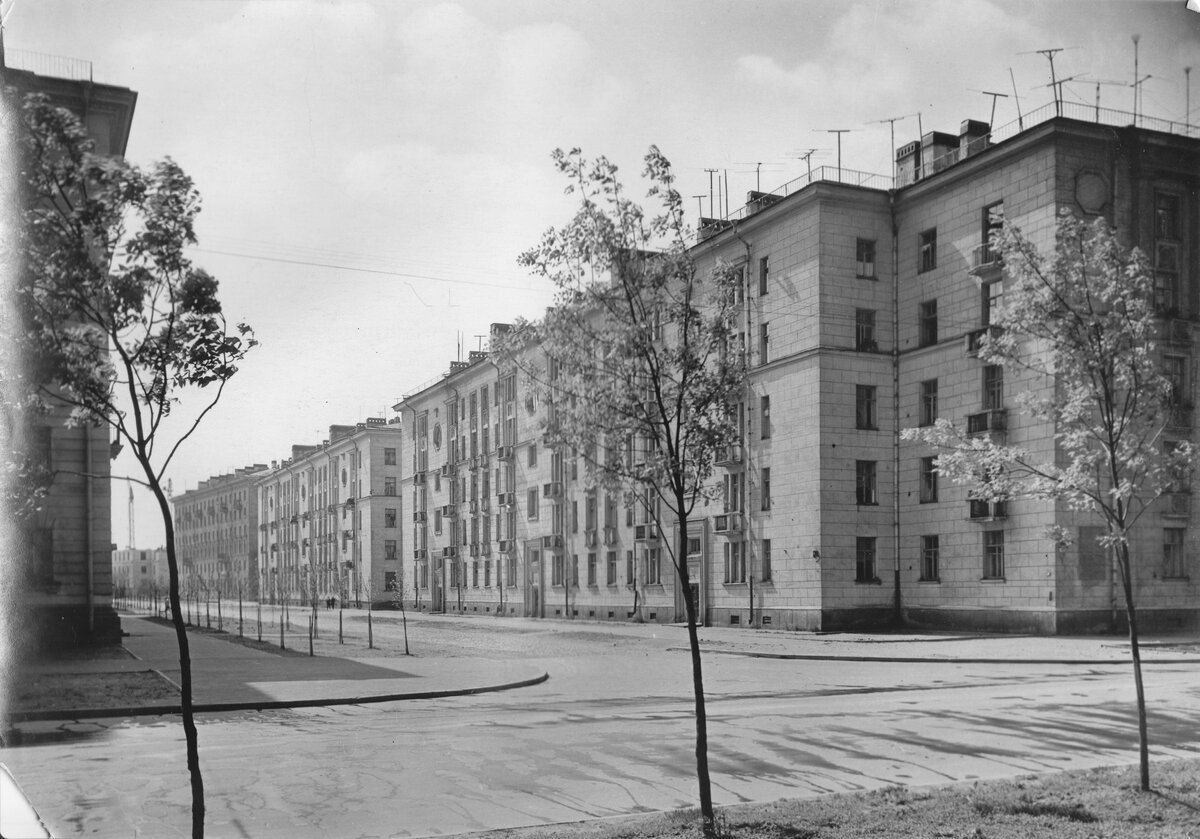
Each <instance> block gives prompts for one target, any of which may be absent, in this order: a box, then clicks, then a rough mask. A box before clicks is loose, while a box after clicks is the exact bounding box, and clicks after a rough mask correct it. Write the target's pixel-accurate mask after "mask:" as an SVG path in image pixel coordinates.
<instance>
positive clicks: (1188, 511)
mask: <svg viewBox="0 0 1200 839" xmlns="http://www.w3.org/2000/svg"><path fill="white" fill-rule="evenodd" d="M1162 500H1163V506H1162V508H1161V512H1162V514H1163V515H1164V516H1166V517H1167V518H1176V519H1186V518H1190V517H1191V515H1192V494H1191V493H1190V492H1182V491H1181V492H1164V493H1163V494H1162Z"/></svg>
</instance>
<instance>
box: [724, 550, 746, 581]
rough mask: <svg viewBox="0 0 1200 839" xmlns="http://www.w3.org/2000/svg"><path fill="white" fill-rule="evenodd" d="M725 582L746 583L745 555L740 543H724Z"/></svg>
mask: <svg viewBox="0 0 1200 839" xmlns="http://www.w3.org/2000/svg"><path fill="white" fill-rule="evenodd" d="M725 582H727V583H744V582H746V554H745V551H744V550H743V543H742V542H733V541H730V542H726V543H725Z"/></svg>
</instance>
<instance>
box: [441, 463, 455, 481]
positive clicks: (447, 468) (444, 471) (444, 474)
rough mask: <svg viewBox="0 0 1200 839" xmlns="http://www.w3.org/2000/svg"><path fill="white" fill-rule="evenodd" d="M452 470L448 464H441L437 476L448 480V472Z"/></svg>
mask: <svg viewBox="0 0 1200 839" xmlns="http://www.w3.org/2000/svg"><path fill="white" fill-rule="evenodd" d="M452 468H453V467H452V466H451V465H450V464H449V463H443V464H442V468H441V469H440V470H439V474H440V475H441V476H442V477H443V478H449V477H450V471H451V469H452Z"/></svg>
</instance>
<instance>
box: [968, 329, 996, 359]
mask: <svg viewBox="0 0 1200 839" xmlns="http://www.w3.org/2000/svg"><path fill="white" fill-rule="evenodd" d="M1003 331H1004V330H1003V329H1001V327H999V326H985V327H983V328H982V329H975V330H973V331H971V332H968V333H967V339H966V352H967V355H968V356H970V357H971V358H975V357H976V356H978V355H979V350H980V349H981V348H982V346H983V339H984V338H985V337H988V338H996V337H998V336H999V335H1000V333H1001V332H1003Z"/></svg>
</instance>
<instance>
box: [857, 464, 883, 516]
mask: <svg viewBox="0 0 1200 839" xmlns="http://www.w3.org/2000/svg"><path fill="white" fill-rule="evenodd" d="M854 476H855V498H856V501H857V502H858V504H860V505H863V506H870V505H874V504H878V503H879V502H878V499H877V497H876V494H875V461H874V460H856V461H855V462H854Z"/></svg>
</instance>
